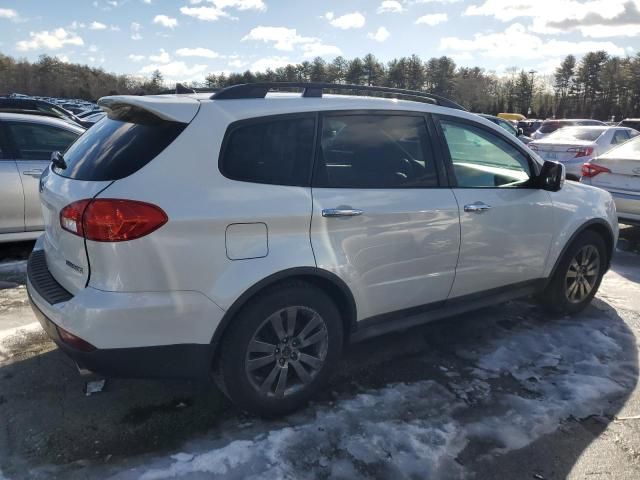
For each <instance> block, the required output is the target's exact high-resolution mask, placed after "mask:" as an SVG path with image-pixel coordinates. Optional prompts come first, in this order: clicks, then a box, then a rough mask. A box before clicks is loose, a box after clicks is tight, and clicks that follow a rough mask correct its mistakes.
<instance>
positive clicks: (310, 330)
mask: <svg viewBox="0 0 640 480" xmlns="http://www.w3.org/2000/svg"><path fill="white" fill-rule="evenodd" d="M328 345H329V336H328V332H327V326H326V324H325V322H324V320H323V319H322V317H321V316H320V315H319V314H318V313H317V312H316V311H314V310H312V309H310V308H308V307H303V306H291V307H287V308H283V309H281V310H278V311H277V312H275V313H273V314H272V315H270V316H269V317H267V318H266V319H265V320H264V321H263V322H262V323H261V324H260V326H259V327H258V329H257V330H256V332H255V333H254V335H253V337H252V338H251V341H250V342H249V345H248V348H247V353H246V357H245V373H246V375H247V377H248V379H249V382H250V383H251V385H252V386H253V388H255V389H256V390H257V391H258V393H260V394H261V395H264V396H268V397H280V398H282V397H285V396H288V395H291V394H293V393H295V392H297V391H299V390H300V389H302V388H304V387H305V386H306V385H308V384H309V383H311V382H312V381H313V379H314V378H315V377H316V376H317V375H318V373H319V372H320V370H321V369H322V367H323V365H324V362H325V359H326V355H327V348H328Z"/></svg>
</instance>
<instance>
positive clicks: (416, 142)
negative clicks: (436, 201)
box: [314, 115, 438, 188]
mask: <svg viewBox="0 0 640 480" xmlns="http://www.w3.org/2000/svg"><path fill="white" fill-rule="evenodd" d="M437 185H438V179H437V175H436V169H435V164H434V159H433V156H432V154H431V149H430V145H429V137H428V134H427V129H426V125H425V121H424V118H423V117H421V116H416V117H412V116H399V115H341V116H327V117H325V118H324V119H323V124H322V140H321V148H320V152H319V156H318V159H317V168H316V172H315V176H314V186H318V187H336V188H394V187H395V188H402V187H435V186H437Z"/></svg>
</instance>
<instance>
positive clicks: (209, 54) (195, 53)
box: [176, 47, 220, 58]
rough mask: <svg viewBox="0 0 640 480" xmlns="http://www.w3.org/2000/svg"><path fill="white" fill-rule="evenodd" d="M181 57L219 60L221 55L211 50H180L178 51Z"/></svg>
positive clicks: (177, 53) (199, 48) (200, 48)
mask: <svg viewBox="0 0 640 480" xmlns="http://www.w3.org/2000/svg"><path fill="white" fill-rule="evenodd" d="M176 55H178V56H179V57H202V58H219V57H220V54H219V53H218V52H214V51H213V50H209V49H208V48H202V47H198V48H179V49H178V50H176Z"/></svg>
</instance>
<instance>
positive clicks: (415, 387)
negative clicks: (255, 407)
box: [29, 302, 637, 480]
mask: <svg viewBox="0 0 640 480" xmlns="http://www.w3.org/2000/svg"><path fill="white" fill-rule="evenodd" d="M513 305H514V304H511V306H512V307H511V308H510V307H505V311H507V312H508V313H506V314H505V315H507V316H512V317H514V318H511V319H510V323H509V325H507V326H505V323H504V322H505V319H504V317H502V318H495V319H494V320H490V321H488V322H487V323H485V324H483V325H482V327H480V328H481V330H479V331H481V332H485V333H484V334H479V335H480V336H481V337H482V338H479V339H478V343H477V344H474V343H473V342H466V343H461V345H464V347H461V348H459V349H458V350H456V351H455V355H456V356H457V357H458V358H461V359H463V361H462V362H460V363H459V364H458V366H454V367H452V366H451V365H447V366H445V365H444V364H443V365H440V370H441V371H442V372H444V377H443V378H446V379H447V380H441V381H440V382H437V381H434V380H420V381H416V382H412V383H396V384H390V385H387V386H385V387H384V388H380V389H375V390H365V391H362V392H360V393H357V394H355V395H351V396H348V395H347V394H343V395H342V396H338V398H337V399H336V401H335V402H331V404H323V405H316V406H314V407H310V408H307V409H305V410H304V411H302V412H301V413H298V414H295V415H292V416H290V417H288V418H287V419H284V420H279V421H275V422H264V421H260V420H253V421H252V422H250V423H249V424H247V423H246V422H244V423H239V422H238V419H237V418H235V419H229V420H227V421H226V422H225V423H223V424H222V425H220V427H219V428H217V429H216V430H215V431H212V432H210V434H209V435H206V436H204V437H202V438H200V439H198V440H194V441H192V442H191V443H188V444H186V445H184V446H183V448H182V449H181V451H179V452H168V453H167V454H166V455H160V456H158V455H155V456H154V455H147V456H141V457H137V458H131V459H126V460H124V461H122V462H121V463H115V464H113V465H109V466H105V465H91V464H83V465H82V466H80V465H77V464H74V465H69V466H66V467H49V468H40V469H37V470H32V471H31V472H29V475H33V476H34V477H35V478H47V477H49V476H53V477H64V478H87V477H89V476H91V477H97V478H112V479H118V480H128V479H134V478H135V479H138V478H139V479H142V480H158V479H168V478H189V479H194V478H196V479H197V478H207V479H210V478H214V479H215V478H225V479H246V478H248V479H251V478H291V479H306V478H309V479H311V478H345V479H347V478H348V479H357V478H371V477H375V478H394V479H395V478H398V479H400V478H438V479H455V478H464V477H465V476H466V473H467V472H466V470H465V466H464V464H462V462H461V460H460V457H461V454H462V453H463V452H464V451H465V449H466V448H467V447H468V446H469V445H470V444H472V443H473V444H474V445H475V447H474V448H475V450H474V454H480V455H495V454H500V453H504V452H506V451H509V450H513V449H519V448H522V447H524V446H526V445H528V444H530V443H531V442H533V441H534V440H536V439H538V438H540V437H541V436H542V435H545V434H547V433H550V432H553V431H555V430H556V429H557V428H558V427H559V425H561V424H562V422H564V421H566V420H567V419H570V418H576V419H581V418H585V417H589V416H592V415H596V416H597V415H601V414H603V410H604V409H605V408H606V406H607V405H609V403H610V402H612V401H619V400H620V399H621V398H623V397H624V396H625V395H626V394H627V393H628V392H629V391H630V390H631V389H632V388H633V386H634V385H635V383H636V380H637V358H636V356H637V348H636V347H635V340H634V337H633V334H632V333H631V332H630V330H628V328H627V327H626V325H625V323H624V321H623V320H622V319H621V318H620V317H618V316H617V314H616V312H615V311H614V310H613V309H612V308H610V307H608V306H606V305H604V304H602V305H600V309H597V308H592V309H590V310H589V311H588V313H585V314H582V315H580V316H578V317H575V318H569V317H565V318H559V319H550V320H544V319H541V318H535V317H536V315H532V316H526V315H525V316H520V317H518V318H515V313H513V312H518V311H520V312H522V311H525V312H526V311H527V310H529V311H533V312H538V311H537V310H535V309H534V307H531V306H529V305H527V304H525V303H518V302H516V303H515V307H513ZM509 312H510V313H509ZM538 317H540V315H538ZM514 319H515V320H517V322H513V320H514ZM483 321H484V319H483ZM451 328H453V329H455V326H453V325H451ZM486 332H490V333H486ZM461 334H462V335H465V334H466V335H477V334H478V333H477V332H474V331H472V332H470V333H469V332H467V333H464V332H463V333H461ZM454 335H455V333H454ZM482 335H484V336H482ZM416 361H418V362H420V361H421V359H420V358H418V359H416ZM424 361H425V362H427V361H429V362H431V361H433V358H432V357H429V356H428V354H425V357H424ZM514 385H515V386H514ZM478 445H481V446H482V448H479V447H478Z"/></svg>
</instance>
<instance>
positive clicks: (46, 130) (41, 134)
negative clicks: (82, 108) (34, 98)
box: [5, 122, 79, 160]
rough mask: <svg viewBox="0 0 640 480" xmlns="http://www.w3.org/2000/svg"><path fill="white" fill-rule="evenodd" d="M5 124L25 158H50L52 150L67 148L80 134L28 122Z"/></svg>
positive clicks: (19, 153) (22, 156)
mask: <svg viewBox="0 0 640 480" xmlns="http://www.w3.org/2000/svg"><path fill="white" fill-rule="evenodd" d="M5 125H6V126H7V127H8V130H9V133H10V135H11V136H12V137H13V142H14V144H15V145H16V148H17V150H18V155H19V157H20V158H22V159H23V160H49V159H50V158H51V153H52V152H55V151H56V150H59V151H64V150H66V149H67V147H68V146H69V145H71V143H73V142H74V141H75V139H76V138H78V135H79V134H78V133H74V132H70V131H68V130H63V129H61V128H57V127H52V126H49V125H39V124H35V123H28V122H6V123H5Z"/></svg>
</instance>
